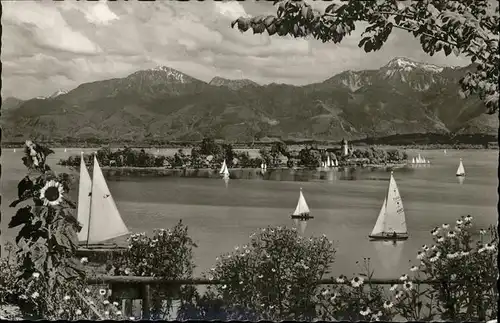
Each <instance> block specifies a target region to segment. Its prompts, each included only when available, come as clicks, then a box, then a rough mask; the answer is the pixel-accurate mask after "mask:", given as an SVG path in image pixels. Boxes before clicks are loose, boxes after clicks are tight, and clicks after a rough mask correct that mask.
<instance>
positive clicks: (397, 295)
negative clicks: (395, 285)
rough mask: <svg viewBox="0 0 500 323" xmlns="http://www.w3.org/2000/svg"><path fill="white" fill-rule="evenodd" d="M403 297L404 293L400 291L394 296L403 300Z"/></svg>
mask: <svg viewBox="0 0 500 323" xmlns="http://www.w3.org/2000/svg"><path fill="white" fill-rule="evenodd" d="M401 296H403V291H400V290H398V291H397V292H396V295H394V297H395V298H396V299H399V298H401Z"/></svg>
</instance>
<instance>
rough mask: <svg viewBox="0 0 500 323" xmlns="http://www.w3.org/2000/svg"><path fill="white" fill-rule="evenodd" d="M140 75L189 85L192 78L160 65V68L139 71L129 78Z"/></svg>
mask: <svg viewBox="0 0 500 323" xmlns="http://www.w3.org/2000/svg"><path fill="white" fill-rule="evenodd" d="M138 75H140V77H147V78H153V79H156V78H160V79H164V80H167V79H168V80H170V81H175V82H179V83H188V82H189V79H190V77H189V76H188V75H185V74H184V73H182V72H179V71H177V70H175V69H173V68H171V67H168V66H163V65H159V66H156V67H153V68H150V69H147V70H141V71H137V72H135V73H132V74H131V75H129V77H130V76H138Z"/></svg>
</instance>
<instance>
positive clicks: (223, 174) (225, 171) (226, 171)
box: [222, 166, 230, 179]
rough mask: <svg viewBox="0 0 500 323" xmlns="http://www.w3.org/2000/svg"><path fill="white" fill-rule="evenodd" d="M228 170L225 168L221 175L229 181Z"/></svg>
mask: <svg viewBox="0 0 500 323" xmlns="http://www.w3.org/2000/svg"><path fill="white" fill-rule="evenodd" d="M229 175H230V174H229V169H228V168H227V166H226V167H225V168H224V172H223V173H222V177H223V178H225V179H229Z"/></svg>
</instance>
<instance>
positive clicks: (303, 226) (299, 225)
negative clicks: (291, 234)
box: [293, 219, 309, 235]
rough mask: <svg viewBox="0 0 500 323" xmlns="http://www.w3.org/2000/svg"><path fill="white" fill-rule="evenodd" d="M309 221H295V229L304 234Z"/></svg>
mask: <svg viewBox="0 0 500 323" xmlns="http://www.w3.org/2000/svg"><path fill="white" fill-rule="evenodd" d="M307 221H309V220H308V219H293V222H294V223H295V227H296V228H297V229H299V232H300V234H302V235H303V234H304V232H305V231H306V228H307Z"/></svg>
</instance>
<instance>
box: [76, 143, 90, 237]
mask: <svg viewBox="0 0 500 323" xmlns="http://www.w3.org/2000/svg"><path fill="white" fill-rule="evenodd" d="M91 192H92V180H91V179H90V175H89V172H88V170H87V165H86V164H85V159H84V158H83V152H82V153H81V159H80V179H79V185H78V207H77V220H78V222H80V223H81V224H82V225H83V227H82V229H81V230H80V232H78V240H79V241H85V240H87V237H88V228H89V226H90V218H89V217H90V204H91V200H90V199H91V196H90V195H91Z"/></svg>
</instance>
